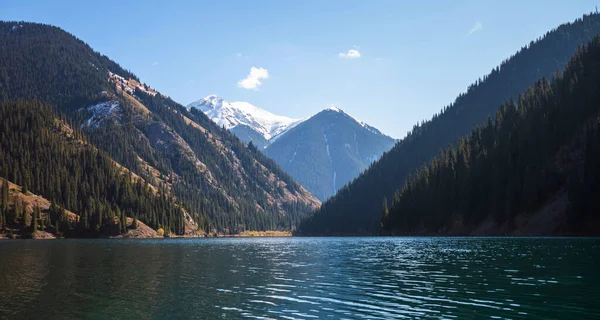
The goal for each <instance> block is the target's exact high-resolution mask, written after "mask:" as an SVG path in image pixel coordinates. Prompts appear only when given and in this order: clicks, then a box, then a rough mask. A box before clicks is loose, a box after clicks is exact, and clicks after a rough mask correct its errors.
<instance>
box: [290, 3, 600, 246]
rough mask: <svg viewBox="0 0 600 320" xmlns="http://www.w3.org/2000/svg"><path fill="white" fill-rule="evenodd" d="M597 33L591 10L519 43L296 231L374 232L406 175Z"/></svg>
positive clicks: (599, 18) (598, 21)
mask: <svg viewBox="0 0 600 320" xmlns="http://www.w3.org/2000/svg"><path fill="white" fill-rule="evenodd" d="M598 33H600V14H598V13H593V14H589V15H584V16H583V17H582V18H580V19H577V20H576V21H574V22H573V23H567V24H564V25H561V26H560V27H558V28H557V29H555V30H552V31H550V32H548V33H546V34H545V35H544V36H543V37H541V38H540V39H538V40H537V41H532V42H531V43H530V44H529V45H527V46H525V47H523V48H522V49H521V50H520V51H519V52H517V53H516V54H515V55H513V56H512V57H510V58H509V59H507V60H506V61H504V62H503V63H502V64H501V65H500V66H499V67H496V68H494V69H493V70H492V71H491V72H490V73H489V74H488V75H487V76H485V77H484V78H483V79H479V80H477V81H476V82H475V83H474V84H472V85H471V86H469V88H468V90H467V92H466V93H464V94H461V95H459V96H458V97H457V98H456V100H455V101H454V103H452V104H451V105H448V106H446V107H444V108H443V109H442V110H441V111H440V113H439V114H436V115H434V116H433V117H432V119H431V120H429V121H426V122H423V123H420V124H418V125H415V127H414V128H413V130H412V131H411V132H409V133H408V135H407V136H406V137H405V138H404V139H402V140H401V141H399V142H398V143H397V144H396V146H395V147H394V148H393V149H392V150H390V151H389V152H387V153H385V154H384V155H383V156H382V157H381V159H380V160H379V161H377V162H376V163H374V164H373V165H372V166H371V167H370V168H369V169H367V170H366V171H365V172H363V173H362V174H361V175H360V176H359V177H358V178H356V179H355V180H354V181H352V182H351V183H350V184H348V185H347V186H345V187H344V188H343V189H342V190H340V191H339V192H338V193H337V194H336V195H335V196H334V197H332V198H330V199H329V200H328V201H326V202H324V203H323V204H322V206H321V207H320V208H319V209H318V210H316V211H315V212H314V213H313V214H311V215H309V216H308V217H307V218H306V219H304V220H303V221H302V223H301V224H300V226H299V228H298V234H302V235H311V234H317V235H318V234H345V235H349V234H376V233H378V232H379V230H380V225H381V212H382V200H383V199H384V198H385V199H388V200H391V199H393V198H394V194H395V193H396V191H397V190H399V189H401V188H402V187H403V185H404V184H405V182H406V180H407V178H408V177H409V175H410V174H412V173H414V172H415V171H416V170H417V169H419V168H420V167H421V166H422V165H423V164H424V163H427V162H428V161H430V160H431V159H433V158H434V157H435V156H436V155H438V153H439V151H440V150H442V149H444V148H446V147H447V146H448V145H450V144H455V143H457V141H458V140H459V138H460V137H462V136H465V135H467V134H469V132H470V131H471V130H473V128H475V127H476V126H477V125H479V124H481V123H482V122H485V121H486V119H487V118H488V117H489V116H494V115H496V111H497V108H498V106H499V105H501V104H502V103H504V102H505V101H506V100H507V99H510V98H511V97H515V98H516V97H517V95H518V94H520V93H522V92H525V91H526V90H527V88H528V87H529V86H531V85H533V84H534V83H535V82H536V81H537V80H539V79H541V78H543V77H546V78H551V77H552V76H553V75H554V74H555V73H556V72H557V71H559V70H561V69H562V68H564V66H565V65H566V64H567V62H568V61H569V59H570V58H571V57H572V56H573V54H574V53H575V51H576V50H577V48H578V46H580V45H581V44H583V43H586V42H589V41H591V40H592V39H593V38H594V37H595V36H596V35H597V34H598ZM387 205H389V202H388V203H386V206H387Z"/></svg>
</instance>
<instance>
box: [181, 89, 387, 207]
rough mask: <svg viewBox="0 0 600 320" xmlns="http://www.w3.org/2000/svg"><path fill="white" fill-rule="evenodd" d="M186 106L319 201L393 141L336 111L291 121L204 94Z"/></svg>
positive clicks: (324, 111)
mask: <svg viewBox="0 0 600 320" xmlns="http://www.w3.org/2000/svg"><path fill="white" fill-rule="evenodd" d="M188 108H190V109H198V110H200V111H202V112H204V113H205V114H206V115H207V116H208V117H209V118H210V119H212V120H213V121H214V122H216V123H217V124H219V125H221V126H223V127H224V128H226V129H229V130H230V131H231V132H232V133H233V134H235V135H236V136H237V137H238V138H240V140H242V141H245V142H246V143H250V142H252V144H253V145H255V146H257V147H258V149H260V150H262V151H263V152H264V153H265V154H266V155H267V156H268V157H270V158H271V159H273V160H275V162H276V163H277V164H278V165H279V167H281V168H282V169H283V170H284V171H286V172H287V173H288V174H290V175H291V176H292V177H293V178H294V179H295V180H296V181H298V182H299V183H300V184H302V185H303V186H304V187H305V188H306V189H307V190H308V191H310V192H311V193H312V194H313V195H314V196H315V197H317V198H318V199H320V200H322V201H323V200H326V199H327V198H329V197H331V196H332V195H334V194H335V193H336V192H337V191H338V190H339V189H341V188H342V187H343V186H344V185H346V184H347V183H348V182H350V181H352V179H354V178H356V177H357V176H358V175H359V174H360V173H361V172H362V171H364V170H365V169H367V168H368V167H369V165H371V164H372V163H373V162H374V161H376V160H377V159H379V157H381V155H382V154H383V153H384V152H386V151H387V150H389V149H390V148H391V147H392V146H393V145H394V144H395V142H396V141H395V140H394V139H392V138H390V137H389V136H386V135H384V134H383V133H381V132H380V131H379V130H377V129H376V128H374V127H372V126H369V125H368V124H366V123H364V122H362V121H360V120H357V119H355V118H354V117H352V116H350V115H348V114H347V113H345V112H344V111H342V110H341V109H339V108H336V107H330V108H327V109H325V110H323V111H321V112H319V113H317V114H315V115H313V116H311V117H308V118H305V119H292V118H288V117H285V116H279V115H275V114H273V113H271V112H269V111H266V110H264V109H261V108H258V107H256V106H254V105H252V104H250V103H247V102H231V103H230V102H227V101H225V100H223V99H222V98H221V97H218V96H215V95H210V96H207V97H205V98H203V99H200V100H198V101H195V102H193V103H191V104H189V105H188Z"/></svg>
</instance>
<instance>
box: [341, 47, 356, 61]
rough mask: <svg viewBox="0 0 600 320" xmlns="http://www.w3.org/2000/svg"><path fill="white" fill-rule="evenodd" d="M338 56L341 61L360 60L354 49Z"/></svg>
mask: <svg viewBox="0 0 600 320" xmlns="http://www.w3.org/2000/svg"><path fill="white" fill-rule="evenodd" d="M338 56H339V57H340V58H342V59H358V58H360V52H358V50H356V49H350V50H348V52H345V53H344V52H342V53H340V54H338Z"/></svg>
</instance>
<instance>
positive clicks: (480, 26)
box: [468, 21, 483, 35]
mask: <svg viewBox="0 0 600 320" xmlns="http://www.w3.org/2000/svg"><path fill="white" fill-rule="evenodd" d="M482 28H483V24H481V22H479V21H477V22H475V25H474V26H473V28H471V30H469V33H468V35H472V34H473V33H475V32H477V31H481V29H482Z"/></svg>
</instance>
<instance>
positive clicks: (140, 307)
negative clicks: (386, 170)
mask: <svg viewBox="0 0 600 320" xmlns="http://www.w3.org/2000/svg"><path fill="white" fill-rule="evenodd" d="M599 271H600V239H598V238H595V239H594V238H219V239H170V240H163V239H160V240H116V239H114V240H106V239H102V240H101V239H98V240H80V239H74V240H50V241H33V240H6V241H0V318H1V319H34V318H35V319H240V318H257V319H265V318H266V319H269V318H272V319H324V318H330V319H341V318H346V319H363V318H368V319H392V318H406V319H415V318H420V319H429V318H431V319H442V318H444V319H451V318H457V319H475V318H488V319H489V318H496V319H504V318H510V319H518V318H523V319H525V318H527V319H542V318H543V319H600V303H599V302H598V301H600V272H599Z"/></svg>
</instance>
